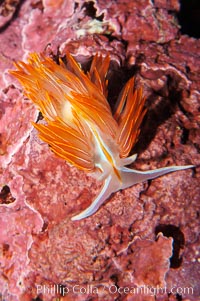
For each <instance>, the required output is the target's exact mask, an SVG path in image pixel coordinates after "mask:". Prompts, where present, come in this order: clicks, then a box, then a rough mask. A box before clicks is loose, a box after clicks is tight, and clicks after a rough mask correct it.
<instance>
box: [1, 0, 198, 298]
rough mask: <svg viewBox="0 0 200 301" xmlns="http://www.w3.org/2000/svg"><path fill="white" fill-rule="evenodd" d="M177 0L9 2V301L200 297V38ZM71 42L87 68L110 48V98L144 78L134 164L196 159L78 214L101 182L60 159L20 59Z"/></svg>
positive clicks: (4, 232)
mask: <svg viewBox="0 0 200 301" xmlns="http://www.w3.org/2000/svg"><path fill="white" fill-rule="evenodd" d="M180 9H181V6H180V3H179V1H177V0H170V1H159V0H156V1H149V0H145V1H117V2H116V1H111V2H109V4H108V3H107V4H105V1H101V0H99V1H83V0H80V1H76V2H74V1H65V0H61V1H51V0H48V1H47V0H46V1H45V0H44V1H37V0H25V1H3V2H2V3H1V4H0V13H1V16H0V26H1V30H0V39H1V44H0V70H1V74H2V76H1V78H0V87H1V89H0V118H1V119H0V142H1V143H0V154H1V156H0V162H1V164H0V172H1V177H0V178H1V188H0V229H1V231H0V254H1V255H0V272H1V273H0V299H2V300H4V301H33V300H37V301H57V300H60V301H69V300H78V301H79V300H84V301H85V300H92V301H96V300H102V301H103V300H106V301H114V300H120V301H153V300H155V299H156V300H158V301H172V300H173V301H175V300H176V301H177V300H182V301H186V300H187V301H196V300H198V299H199V298H200V286H199V283H200V281H199V279H200V274H199V273H200V272H199V271H200V269H199V252H200V250H199V245H200V244H199V232H200V229H199V221H198V219H199V195H200V185H199V165H198V164H199V162H200V138H199V137H200V128H199V124H200V114H199V111H200V109H199V104H200V97H199V83H200V74H199V72H198V70H199V68H200V60H199V52H200V41H199V40H198V39H195V38H193V37H189V36H187V35H183V34H182V33H181V25H180V24H179V22H178V19H177V14H178V13H179V11H180ZM66 51H69V52H70V53H71V54H72V55H75V57H76V60H77V61H79V62H80V63H81V64H82V65H83V68H85V69H86V70H88V69H89V66H90V62H91V59H92V57H93V55H94V54H96V53H97V52H99V53H101V54H102V55H103V56H105V55H107V54H109V55H110V57H111V65H110V69H109V70H110V71H109V73H108V78H109V83H110V84H109V87H108V92H109V95H108V100H109V102H110V105H111V107H112V108H114V106H115V103H116V98H117V96H118V94H119V91H120V90H121V88H122V86H123V85H124V84H125V83H126V82H127V80H128V79H129V78H130V77H132V76H135V81H136V84H137V85H138V86H139V85H142V86H144V94H145V95H146V97H147V102H146V105H147V108H148V113H147V116H146V118H145V120H144V122H143V124H142V127H141V134H140V138H139V141H138V143H137V144H136V145H135V147H134V150H133V153H138V158H137V160H136V161H135V163H134V166H133V168H136V169H139V170H147V169H154V168H160V167H163V166H168V165H172V164H173V165H188V164H194V165H196V168H195V170H185V171H181V172H177V173H174V174H169V175H166V176H163V177H160V178H158V179H156V180H153V181H151V182H144V183H140V184H137V185H135V186H133V187H131V188H128V189H125V190H123V191H118V192H117V193H115V194H113V195H112V196H111V197H110V198H109V200H108V202H107V203H106V204H105V205H104V206H102V207H101V208H100V210H99V211H98V212H97V213H96V214H95V215H93V216H91V217H89V218H88V219H85V220H81V221H78V222H72V221H71V216H72V215H73V213H74V212H80V211H82V210H84V209H85V208H86V207H88V206H89V204H90V203H91V201H92V199H93V198H94V196H95V195H96V194H97V193H98V191H99V190H100V189H101V183H98V182H96V181H95V180H94V179H92V178H90V177H89V176H88V175H87V174H86V173H84V172H82V171H79V170H78V169H76V168H75V167H72V166H70V165H69V164H67V163H66V162H65V161H64V160H62V159H59V158H56V157H55V156H54V154H53V153H52V152H51V151H50V150H49V148H48V145H46V144H45V143H43V142H42V141H41V140H39V138H38V137H37V133H36V130H35V129H33V126H32V124H31V121H34V122H36V121H38V120H40V122H43V120H42V116H41V115H40V114H39V112H38V111H37V110H36V109H35V107H34V106H33V104H32V103H31V101H30V100H29V99H28V98H26V97H24V96H23V91H22V88H21V86H20V84H19V83H18V82H17V80H16V79H15V78H13V77H12V76H11V74H10V73H9V70H10V69H12V68H14V67H13V61H19V60H21V61H26V58H27V57H28V55H29V53H30V52H43V53H44V54H45V55H46V56H50V57H51V58H53V59H54V60H55V61H58V57H59V56H61V57H64V55H65V53H66Z"/></svg>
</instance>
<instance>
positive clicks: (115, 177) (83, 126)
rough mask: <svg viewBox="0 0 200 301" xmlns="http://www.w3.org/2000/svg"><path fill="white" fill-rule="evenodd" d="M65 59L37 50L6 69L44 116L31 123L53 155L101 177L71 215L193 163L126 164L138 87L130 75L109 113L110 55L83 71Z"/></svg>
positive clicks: (136, 121) (138, 108)
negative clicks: (91, 196) (94, 191)
mask: <svg viewBox="0 0 200 301" xmlns="http://www.w3.org/2000/svg"><path fill="white" fill-rule="evenodd" d="M66 58H67V63H64V60H62V59H59V64H56V63H55V62H54V61H53V60H51V59H50V58H48V57H45V56H44V55H42V54H36V53H33V54H31V55H30V57H29V59H28V62H27V63H24V62H18V63H16V64H15V66H16V68H17V70H15V71H11V73H12V74H13V75H14V76H15V77H16V78H17V79H18V80H19V81H20V83H21V84H22V86H23V87H24V90H25V95H26V96H27V97H29V98H30V99H31V100H32V101H33V102H34V103H35V104H36V106H37V107H38V108H39V110H40V111H41V113H42V115H43V117H44V119H45V121H46V124H41V123H34V126H35V128H36V129H37V130H38V131H39V135H40V138H41V139H42V140H43V141H45V142H46V143H48V144H49V146H50V147H51V149H52V151H53V152H54V153H55V154H56V155H57V156H59V157H60V158H63V159H64V160H66V161H67V162H69V163H71V164H73V165H75V166H76V167H78V168H79V169H81V170H84V171H86V172H90V174H91V175H92V176H94V177H95V178H96V179H99V180H102V181H103V182H104V183H103V186H102V189H101V190H100V192H99V195H98V196H97V197H96V198H95V200H94V201H93V202H92V203H91V205H90V206H89V207H88V208H87V209H86V210H84V211H83V212H82V213H80V214H78V215H76V216H74V217H72V220H80V219H82V218H85V217H88V216H90V215H91V214H93V213H95V212H96V211H97V210H98V208H99V207H100V206H101V205H102V204H103V203H104V202H105V201H106V200H107V199H108V198H109V197H110V195H111V194H112V193H114V192H116V191H118V190H120V189H125V188H127V187H130V186H132V185H134V184H136V183H139V182H143V181H146V180H150V179H154V178H156V177H159V176H162V175H164V174H166V173H169V172H172V171H177V170H183V169H187V168H192V167H193V165H188V166H169V167H164V168H160V169H155V170H150V171H138V170H134V169H129V168H127V167H125V166H127V165H129V164H131V163H132V162H134V161H135V160H136V157H137V155H136V154H134V155H132V156H130V157H128V155H129V153H130V151H131V149H132V147H133V146H134V144H135V143H136V142H137V139H138V136H139V133H140V125H141V122H142V120H143V118H144V115H145V113H146V109H145V108H144V104H145V97H143V93H142V89H141V88H139V89H135V83H134V79H133V78H131V79H130V80H129V81H128V82H127V84H126V85H125V87H124V89H123V90H122V92H121V94H120V97H119V99H118V106H117V109H116V111H115V113H114V114H112V111H111V108H110V106H109V103H108V101H107V94H108V91H107V87H108V80H107V73H108V68H109V64H110V58H109V56H106V57H105V58H103V57H102V56H101V55H95V56H94V57H93V60H92V63H91V67H90V70H89V71H88V72H87V73H85V72H84V71H83V70H82V69H81V67H80V65H79V64H78V63H77V62H76V60H75V59H74V58H73V57H72V56H71V55H70V54H69V53H67V54H66Z"/></svg>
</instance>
